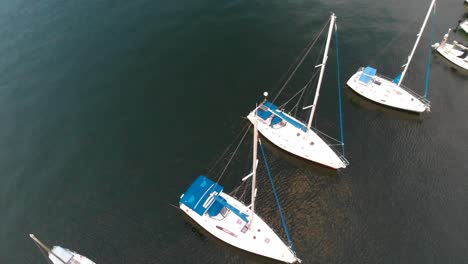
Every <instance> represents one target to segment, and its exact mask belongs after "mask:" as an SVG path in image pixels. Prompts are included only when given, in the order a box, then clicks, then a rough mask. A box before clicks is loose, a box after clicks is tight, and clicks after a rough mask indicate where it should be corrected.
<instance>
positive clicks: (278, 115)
mask: <svg viewBox="0 0 468 264" xmlns="http://www.w3.org/2000/svg"><path fill="white" fill-rule="evenodd" d="M262 106H263V108H266V109H268V110H267V111H265V110H263V109H261V108H260V107H259V108H258V110H257V115H258V116H260V118H262V119H263V120H265V119H267V118H268V117H270V116H271V115H272V114H274V115H275V117H274V118H273V120H272V125H275V124H278V123H279V122H281V120H285V121H286V122H288V123H289V124H291V125H293V126H295V127H297V128H299V129H300V130H302V131H304V132H307V127H306V126H304V125H303V124H302V123H300V122H298V121H296V120H294V119H292V118H291V117H290V116H288V115H287V114H285V113H283V112H281V111H279V110H278V106H276V105H274V104H272V103H271V102H265V103H264V104H263V105H262ZM265 116H266V117H265ZM264 117H265V118H264Z"/></svg>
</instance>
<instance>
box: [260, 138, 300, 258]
mask: <svg viewBox="0 0 468 264" xmlns="http://www.w3.org/2000/svg"><path fill="white" fill-rule="evenodd" d="M258 142H259V145H260V150H261V151H262V156H263V161H264V162H265V167H266V169H267V172H268V178H269V179H270V183H271V187H272V189H273V194H274V195H275V199H276V203H277V204H278V210H279V213H280V216H281V222H282V224H283V228H284V232H285V233H286V237H287V238H288V242H289V245H290V246H291V249H292V250H293V251H295V250H294V245H293V242H292V240H291V235H290V234H289V230H288V226H287V225H286V219H285V217H284V214H283V209H281V203H280V200H279V198H278V193H277V192H276V187H275V183H274V182H273V177H272V176H271V171H270V167H269V166H268V162H267V158H266V155H265V151H264V150H263V145H262V142H261V141H260V140H258Z"/></svg>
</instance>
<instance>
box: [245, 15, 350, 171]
mask: <svg viewBox="0 0 468 264" xmlns="http://www.w3.org/2000/svg"><path fill="white" fill-rule="evenodd" d="M335 21H336V16H335V14H332V15H331V16H330V25H329V29H328V35H327V40H326V45H325V50H324V54H323V60H322V63H321V64H319V65H317V66H316V68H320V75H319V79H318V82H317V89H316V91H315V97H314V101H313V104H312V105H310V106H307V107H304V108H303V110H305V109H308V108H310V109H311V110H310V116H309V119H308V122H307V124H304V123H303V122H301V121H300V120H299V119H297V118H295V117H293V116H292V115H291V114H290V113H287V112H286V111H284V110H283V109H281V107H279V106H277V105H275V104H274V103H273V102H270V101H268V100H267V99H266V98H265V101H264V102H263V103H262V104H261V105H260V106H258V107H257V108H255V109H254V110H253V111H252V112H250V113H249V115H248V116H247V118H248V119H249V120H250V121H251V122H252V123H253V122H258V131H259V132H260V133H261V134H262V135H263V136H264V137H265V138H267V139H268V140H269V141H270V142H272V143H273V144H275V145H276V146H278V147H279V148H281V149H283V150H285V151H287V152H289V153H291V154H294V155H296V156H299V157H301V158H304V159H306V160H309V161H313V162H316V163H319V164H321V165H324V166H327V167H330V168H333V169H340V168H346V166H348V164H349V162H348V161H347V160H346V158H345V157H344V155H340V154H338V153H337V152H335V151H334V150H333V149H332V147H331V144H328V143H327V142H326V141H325V140H324V139H323V138H322V137H324V136H326V135H325V134H324V133H321V132H320V131H318V129H314V128H312V121H313V120H314V114H315V110H316V108H317V103H318V98H319V93H320V88H321V84H322V79H323V74H324V71H325V65H326V63H327V59H328V49H329V46H330V40H331V36H332V32H333V29H334V28H335V33H336V24H335ZM310 50H311V47H310V48H308V51H310ZM307 55H308V53H306V54H305V55H304V57H303V59H304V58H305V57H306V56H307ZM302 61H303V60H301V63H302ZM299 66H300V64H299V65H298V66H297V68H298V67H299ZM297 68H296V69H297ZM312 78H313V77H312ZM338 79H339V78H338ZM311 80H312V79H311ZM307 86H308V84H307V85H306V86H305V87H304V88H303V90H304V89H305V88H306V87H307ZM283 87H284V86H283ZM338 90H340V88H339V89H338ZM299 92H301V91H299ZM267 95H268V93H265V97H266V96H267ZM340 114H341V97H340ZM340 120H342V119H340ZM341 127H342V124H341ZM319 133H321V134H320V135H319ZM326 137H327V136H326ZM342 137H343V133H342ZM328 138H329V139H332V138H331V137H328ZM342 139H343V138H342ZM337 142H338V144H340V145H342V146H343V140H341V142H339V141H337ZM343 150H344V148H343Z"/></svg>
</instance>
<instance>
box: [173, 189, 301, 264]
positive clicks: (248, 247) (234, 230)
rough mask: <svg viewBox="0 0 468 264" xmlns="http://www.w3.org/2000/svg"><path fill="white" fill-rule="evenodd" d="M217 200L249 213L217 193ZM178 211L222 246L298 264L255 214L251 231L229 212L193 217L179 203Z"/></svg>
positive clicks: (232, 199)
mask: <svg viewBox="0 0 468 264" xmlns="http://www.w3.org/2000/svg"><path fill="white" fill-rule="evenodd" d="M220 196H221V197H222V198H224V199H225V200H226V201H227V203H229V204H231V205H232V206H234V207H236V208H238V209H239V210H240V211H241V212H245V213H248V214H249V213H250V210H249V209H248V208H247V206H245V205H244V204H242V203H241V202H239V201H237V200H236V199H235V198H233V197H231V196H229V195H228V194H226V193H221V194H220ZM179 207H180V209H181V210H182V212H184V213H185V214H186V215H187V216H188V217H189V218H190V219H191V220H192V221H193V222H195V223H196V224H197V225H198V226H200V227H201V228H203V229H204V231H206V232H208V233H210V234H211V235H213V236H214V237H216V238H217V239H219V240H221V241H222V242H224V243H227V244H229V245H231V246H233V247H236V248H238V249H240V250H243V251H246V252H248V253H252V254H255V255H258V256H262V257H266V258H270V259H274V260H277V261H281V262H286V263H294V262H297V261H298V259H297V258H296V256H295V255H294V254H293V253H292V251H291V249H290V248H289V247H288V246H286V244H284V242H283V241H282V240H281V239H280V238H279V237H278V236H277V235H276V234H275V232H274V231H273V230H272V229H271V228H270V227H269V226H268V225H267V224H266V223H265V222H264V221H263V220H262V219H261V218H260V217H258V216H257V215H256V214H254V217H253V221H252V227H250V228H249V227H248V224H247V223H246V222H244V221H243V220H242V219H240V218H239V217H238V216H237V215H236V214H234V213H233V212H228V213H227V215H226V216H224V217H220V216H217V217H210V216H209V215H208V214H207V213H205V214H203V215H199V214H197V213H196V212H195V211H193V210H192V209H190V208H189V207H187V206H186V205H185V204H183V203H180V205H179Z"/></svg>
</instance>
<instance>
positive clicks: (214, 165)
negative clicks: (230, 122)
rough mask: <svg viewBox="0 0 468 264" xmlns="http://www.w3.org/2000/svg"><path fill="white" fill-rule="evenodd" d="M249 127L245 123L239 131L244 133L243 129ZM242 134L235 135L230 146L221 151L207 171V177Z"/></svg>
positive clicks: (248, 124)
mask: <svg viewBox="0 0 468 264" xmlns="http://www.w3.org/2000/svg"><path fill="white" fill-rule="evenodd" d="M249 127H250V123H247V124H246V125H245V127H244V128H243V129H242V130H241V131H242V132H243V131H244V129H248V128H249ZM242 132H241V133H239V134H237V136H236V138H235V139H234V141H232V142H231V144H229V146H228V147H227V148H226V149H225V150H224V151H223V153H222V154H221V155H220V156H219V157H218V159H217V160H216V161H215V163H214V164H213V166H211V169H210V170H208V175H210V174H211V172H212V171H213V170H214V169H215V168H216V166H217V165H218V163H219V162H220V161H221V160H222V159H223V158H224V156H225V155H226V153H227V152H228V151H229V150H230V149H231V147H232V146H233V145H234V142H236V141H237V139H238V138H239V136H240V135H242Z"/></svg>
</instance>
